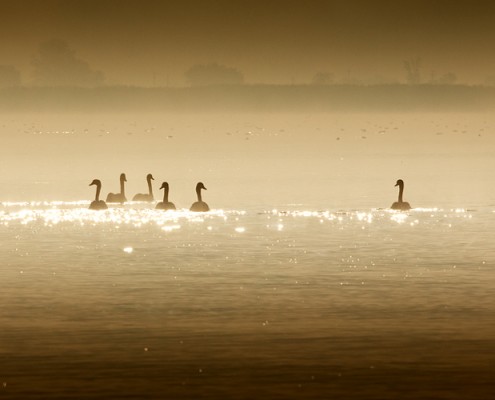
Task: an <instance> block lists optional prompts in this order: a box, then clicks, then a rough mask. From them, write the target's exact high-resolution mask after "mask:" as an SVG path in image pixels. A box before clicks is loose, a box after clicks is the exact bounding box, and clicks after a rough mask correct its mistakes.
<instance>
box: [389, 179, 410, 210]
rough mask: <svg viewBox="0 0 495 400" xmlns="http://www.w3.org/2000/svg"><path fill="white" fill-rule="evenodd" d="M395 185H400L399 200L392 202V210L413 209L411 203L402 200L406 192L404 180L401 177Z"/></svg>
mask: <svg viewBox="0 0 495 400" xmlns="http://www.w3.org/2000/svg"><path fill="white" fill-rule="evenodd" d="M395 186H399V200H398V201H396V202H395V203H394V204H392V207H391V208H392V210H402V211H407V210H410V209H411V206H410V204H409V203H408V202H407V201H402V194H403V193H404V181H403V180H402V179H399V180H398V181H397V182H396V183H395Z"/></svg>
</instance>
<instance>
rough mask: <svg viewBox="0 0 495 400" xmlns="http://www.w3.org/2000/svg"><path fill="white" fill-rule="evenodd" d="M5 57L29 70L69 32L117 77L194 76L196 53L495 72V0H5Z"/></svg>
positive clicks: (287, 76)
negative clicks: (48, 43)
mask: <svg viewBox="0 0 495 400" xmlns="http://www.w3.org/2000/svg"><path fill="white" fill-rule="evenodd" d="M0 15H1V16H2V23H1V24H0V38H1V39H0V64H11V65H15V66H16V67H18V68H19V69H20V70H21V72H22V76H23V80H24V81H25V82H29V80H30V79H31V73H32V68H31V65H30V64H31V59H32V57H33V56H34V55H35V54H36V51H37V47H38V45H39V43H40V42H43V41H45V40H48V39H51V38H59V39H63V40H66V41H67V42H68V43H69V44H70V46H71V47H72V48H73V49H74V50H75V51H76V52H77V55H78V56H79V57H80V58H82V59H84V60H86V61H88V62H89V63H90V64H91V66H92V67H93V68H95V69H99V70H101V71H103V72H104V73H105V75H106V78H107V82H108V83H111V84H132V85H151V84H152V83H153V75H154V74H155V77H156V84H158V85H163V84H165V83H166V82H167V77H168V81H169V83H170V84H172V85H182V84H184V77H183V72H184V71H185V70H186V69H187V68H188V67H190V66H191V65H193V64H195V63H208V62H219V63H222V64H226V65H228V66H232V67H236V68H239V69H240V70H241V71H242V72H243V73H244V76H245V80H246V82H248V83H258V82H263V83H267V82H275V83H289V82H292V81H293V82H295V83H306V82H309V81H310V80H311V78H312V76H313V75H314V74H315V72H317V71H328V72H332V73H334V74H335V77H336V79H337V80H341V79H344V78H345V77H347V76H349V75H350V76H351V77H352V78H356V79H360V80H364V81H369V82H372V81H380V80H381V79H382V78H380V77H383V78H386V79H387V80H400V81H403V80H404V77H405V74H404V68H403V60H405V59H409V58H413V57H421V59H422V65H423V70H422V72H423V77H425V78H428V77H429V76H430V74H431V73H432V72H435V73H436V74H438V75H440V74H444V73H447V72H454V73H456V74H457V76H458V79H459V81H461V82H466V83H482V82H483V81H484V80H485V79H486V77H487V76H489V75H492V76H493V75H495V51H494V50H495V2H493V1H476V0H474V1H473V0H470V1H464V0H463V1H451V0H448V1H447V0H440V1H434V0H425V1H423V0H419V1H401V0H393V1H392V0H378V1H376V0H374V1H370V0H361V1H352V0H351V1H349V0H342V1H331V0H329V1H319V0H313V1H300V0H297V1H293V0H276V1H270V0H264V1H258V0H251V1H236V0H231V1H227V0H217V1H212V0H200V1H198V0H197V1H193V0H185V1H184V0H181V1H165V0H163V1H155V0H139V1H138V0H134V1H131V0H43V1H39V0H11V1H7V0H0Z"/></svg>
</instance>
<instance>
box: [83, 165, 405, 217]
mask: <svg viewBox="0 0 495 400" xmlns="http://www.w3.org/2000/svg"><path fill="white" fill-rule="evenodd" d="M152 180H154V178H153V176H152V175H151V174H148V175H147V176H146V181H147V182H148V193H147V194H146V193H138V194H136V195H135V196H134V197H133V198H132V200H133V201H154V197H153V185H152V184H151V181H152ZM124 182H127V179H126V177H125V174H120V193H108V196H107V203H121V204H122V203H124V202H126V201H127V199H126V197H125V187H124ZM92 185H96V196H95V200H94V201H93V202H91V204H90V206H89V209H90V210H106V209H107V208H108V206H107V204H106V203H105V202H104V201H103V200H100V192H101V181H100V180H99V179H95V180H93V182H91V183H90V184H89V186H92ZM395 186H399V198H398V200H397V201H396V202H394V203H393V204H392V206H391V207H390V208H391V209H392V210H400V211H407V210H410V209H411V205H410V204H409V203H408V202H407V201H403V199H402V196H403V194H404V181H403V180H402V179H399V180H398V181H397V182H396V183H395ZM160 189H163V201H160V202H159V203H158V204H157V205H156V207H155V208H156V209H157V210H175V205H174V203H172V202H170V201H168V192H169V186H168V182H163V183H162V186H160ZM202 189H204V190H207V189H206V188H205V185H203V183H202V182H198V184H197V185H196V195H197V196H198V201H196V202H194V203H193V204H192V205H191V208H190V211H197V212H206V211H210V207H208V204H206V203H205V202H204V201H203V199H202V197H201V190H202Z"/></svg>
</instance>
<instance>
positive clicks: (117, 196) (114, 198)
mask: <svg viewBox="0 0 495 400" xmlns="http://www.w3.org/2000/svg"><path fill="white" fill-rule="evenodd" d="M124 182H127V179H126V177H125V174H120V193H108V195H107V202H108V203H125V202H126V201H127V199H126V198H125V189H124Z"/></svg>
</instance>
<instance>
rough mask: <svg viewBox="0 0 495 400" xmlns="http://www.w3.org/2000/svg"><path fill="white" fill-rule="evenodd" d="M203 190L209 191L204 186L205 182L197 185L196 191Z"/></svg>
mask: <svg viewBox="0 0 495 400" xmlns="http://www.w3.org/2000/svg"><path fill="white" fill-rule="evenodd" d="M201 189H204V190H208V189H206V188H205V185H203V182H198V184H197V185H196V190H201Z"/></svg>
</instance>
